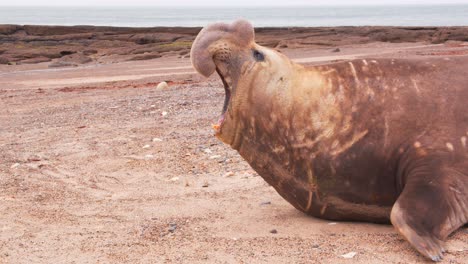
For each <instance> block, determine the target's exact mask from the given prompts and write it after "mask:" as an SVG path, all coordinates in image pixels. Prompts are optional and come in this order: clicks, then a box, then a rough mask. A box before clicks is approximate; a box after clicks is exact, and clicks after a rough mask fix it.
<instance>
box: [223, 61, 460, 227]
mask: <svg viewBox="0 0 468 264" xmlns="http://www.w3.org/2000/svg"><path fill="white" fill-rule="evenodd" d="M437 64H438V65H435V64H432V63H427V64H415V63H412V62H411V61H405V60H400V61H394V60H355V61H350V62H343V63H338V64H332V65H323V66H315V67H308V68H303V67H302V66H299V65H294V72H299V73H300V74H301V77H299V78H296V77H294V76H293V75H290V74H289V73H288V72H285V74H284V76H278V75H275V76H268V74H269V73H268V72H260V73H257V74H256V75H255V76H257V77H256V79H251V80H247V81H245V82H243V83H241V85H240V86H239V87H238V90H239V91H240V92H242V85H246V86H248V87H261V88H258V89H257V88H254V89H252V88H250V89H249V91H248V97H247V100H246V102H245V103H243V104H242V108H241V109H239V111H238V118H237V120H238V124H237V134H238V135H239V136H238V137H237V138H238V140H237V142H235V143H234V144H233V145H232V146H233V148H235V149H237V150H238V151H239V153H240V155H241V156H242V157H243V158H244V159H245V160H246V161H247V162H248V163H249V164H250V165H251V166H252V167H253V168H254V169H255V170H256V171H257V172H258V173H259V174H260V175H261V176H262V177H263V178H264V179H265V180H266V181H267V182H268V183H269V184H270V185H272V186H273V187H274V188H275V189H276V190H277V191H278V193H279V194H280V195H281V196H282V197H284V198H285V199H286V200H287V201H288V202H290V203H291V204H292V205H293V206H294V207H296V208H297V209H299V210H301V211H303V212H305V213H308V214H311V215H314V216H318V217H321V218H327V219H333V220H360V221H362V220H364V221H371V222H382V223H385V222H389V215H390V210H391V206H392V205H393V204H394V203H395V201H396V199H397V198H398V196H399V194H400V192H401V190H402V185H403V183H404V181H405V178H404V175H403V174H402V173H401V171H400V172H399V162H400V160H401V159H402V157H406V156H405V155H402V154H405V153H413V152H414V151H413V149H414V143H415V142H423V141H424V139H425V138H437V139H438V140H433V142H424V143H425V144H426V145H427V144H431V148H440V149H444V150H445V151H446V142H448V141H454V140H453V139H454V138H456V137H457V136H458V138H460V137H461V136H462V133H463V130H464V128H465V130H466V126H467V123H466V122H465V123H463V120H460V121H462V122H461V123H460V126H461V128H460V131H459V132H457V131H452V130H453V129H452V128H447V130H444V129H442V130H441V129H440V125H441V123H443V122H444V120H446V119H447V118H457V117H453V113H454V112H453V109H452V108H453V107H456V105H457V101H460V98H457V96H456V94H457V89H459V90H460V91H462V85H463V83H462V82H460V83H457V82H456V81H455V82H452V85H451V87H448V88H447V89H450V90H451V91H452V93H451V95H450V93H449V94H447V91H439V92H438V91H433V90H428V89H427V88H426V87H428V85H427V82H433V80H431V77H433V78H434V77H435V76H436V75H440V74H445V70H444V68H445V67H444V65H445V64H453V62H442V61H438V62H437ZM252 70H255V69H252ZM304 72H306V74H304ZM410 72H411V75H410V74H409V73H410ZM293 74H294V73H293ZM388 76H399V78H398V79H393V78H389V77H388ZM265 79H268V84H267V85H266V86H265V84H264V82H265ZM256 82H259V84H258V85H257V84H256ZM317 98H318V99H317ZM435 99H437V100H439V101H440V100H450V101H452V102H454V103H455V105H452V106H450V104H447V106H445V104H440V102H439V103H436V102H435V101H434V100H435ZM458 104H460V105H461V104H462V102H461V101H460V102H459V103H458ZM460 107H461V106H460ZM412 113H418V114H417V115H414V114H412ZM458 118H459V119H463V118H466V117H458ZM462 127H464V128H462ZM457 133H458V134H460V135H457ZM452 137H453V138H452ZM418 140H419V141H418ZM411 155H413V154H411ZM407 156H410V155H409V154H408V155H407Z"/></svg>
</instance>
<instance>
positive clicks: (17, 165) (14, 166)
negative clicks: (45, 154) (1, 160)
mask: <svg viewBox="0 0 468 264" xmlns="http://www.w3.org/2000/svg"><path fill="white" fill-rule="evenodd" d="M19 165H20V164H19V163H15V164H13V165H11V167H10V168H12V169H15V168H18V167H19Z"/></svg>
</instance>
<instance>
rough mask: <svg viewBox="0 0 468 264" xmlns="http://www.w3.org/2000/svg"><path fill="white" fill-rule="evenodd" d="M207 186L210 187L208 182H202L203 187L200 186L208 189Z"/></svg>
mask: <svg viewBox="0 0 468 264" xmlns="http://www.w3.org/2000/svg"><path fill="white" fill-rule="evenodd" d="M208 186H210V185H209V184H208V182H204V183H203V185H202V187H203V188H206V187H208Z"/></svg>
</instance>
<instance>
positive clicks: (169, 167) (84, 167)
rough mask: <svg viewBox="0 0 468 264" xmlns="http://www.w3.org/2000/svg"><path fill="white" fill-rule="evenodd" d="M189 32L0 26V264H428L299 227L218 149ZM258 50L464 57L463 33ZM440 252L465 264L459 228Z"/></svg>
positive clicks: (397, 248)
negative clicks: (194, 64) (163, 85)
mask: <svg viewBox="0 0 468 264" xmlns="http://www.w3.org/2000/svg"><path fill="white" fill-rule="evenodd" d="M199 30H200V29H199V28H152V29H143V28H142V29H135V28H134V29H132V28H106V27H85V26H81V27H45V26H13V25H9V26H0V102H1V104H0V105H1V107H0V160H1V162H0V212H1V214H0V230H1V232H0V263H427V261H426V259H424V258H423V257H422V256H420V255H419V254H418V253H417V252H416V251H415V250H414V249H412V248H411V247H410V245H409V244H408V242H406V241H405V240H404V239H403V237H401V236H400V235H399V234H397V232H396V231H395V230H394V229H393V227H392V226H391V225H377V224H370V223H351V222H330V221H326V220H321V219H317V218H313V217H310V216H307V215H304V214H303V213H301V212H299V211H297V210H296V209H294V208H293V207H292V206H291V205H289V204H288V203H287V202H286V201H284V200H283V199H282V198H281V197H280V196H279V195H278V194H277V193H276V192H275V190H274V189H273V188H272V187H270V186H268V185H267V184H266V183H265V182H264V180H263V179H262V178H261V177H259V176H258V175H257V174H256V173H255V172H254V171H253V170H252V169H251V168H250V167H249V166H248V164H247V163H246V162H245V161H244V160H243V159H242V158H241V157H240V156H239V155H238V154H237V152H235V151H234V150H232V149H230V147H229V146H226V145H224V144H223V143H221V142H220V141H218V140H217V139H216V138H215V137H214V136H213V132H212V129H211V124H212V123H215V122H216V120H217V118H218V115H219V114H220V112H221V108H222V104H223V100H224V90H223V88H222V87H223V86H222V83H221V81H220V80H219V78H217V77H216V76H213V77H211V78H209V79H204V78H202V77H201V76H200V75H198V74H196V73H195V71H194V70H193V68H192V67H191V64H190V58H189V50H190V45H191V42H192V41H193V39H194V37H195V36H196V34H197V32H198V31H199ZM257 40H258V42H259V44H261V45H266V46H269V47H272V48H274V49H277V50H279V51H280V52H282V53H284V54H286V55H288V56H289V57H291V58H292V59H293V60H295V61H296V62H298V63H303V64H322V63H332V62H334V61H341V60H350V59H356V58H368V59H372V58H380V57H386V58H416V57H417V58H426V57H427V58H429V57H434V56H438V57H443V58H446V59H447V60H450V59H451V58H453V57H455V56H468V42H467V41H468V27H458V28H391V27H339V28H288V29H279V28H261V29H257ZM467 71H468V69H467ZM161 81H166V82H167V83H168V84H169V88H168V89H164V90H158V89H156V86H157V85H158V83H160V82H161ZM447 249H448V252H447V253H446V254H445V257H444V260H443V262H442V263H460V264H462V263H467V259H468V229H467V228H466V227H465V228H461V229H460V230H458V231H457V232H456V233H454V234H453V235H452V236H451V237H450V238H449V240H448V242H447ZM353 252H354V253H356V254H349V253H353ZM351 256H352V257H351ZM346 257H351V258H346Z"/></svg>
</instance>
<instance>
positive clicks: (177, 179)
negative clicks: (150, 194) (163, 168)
mask: <svg viewBox="0 0 468 264" xmlns="http://www.w3.org/2000/svg"><path fill="white" fill-rule="evenodd" d="M170 181H171V182H176V181H179V177H172V178H171V179H170Z"/></svg>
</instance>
